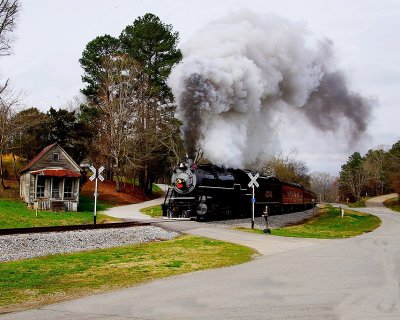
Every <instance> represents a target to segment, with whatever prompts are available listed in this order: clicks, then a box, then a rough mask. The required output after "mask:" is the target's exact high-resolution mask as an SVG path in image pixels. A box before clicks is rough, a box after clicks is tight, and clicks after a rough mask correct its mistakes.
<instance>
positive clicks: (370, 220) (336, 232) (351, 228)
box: [237, 206, 381, 239]
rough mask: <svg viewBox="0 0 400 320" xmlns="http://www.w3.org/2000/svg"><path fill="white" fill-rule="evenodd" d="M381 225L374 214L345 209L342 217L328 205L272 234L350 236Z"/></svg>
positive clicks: (288, 235) (299, 236)
mask: <svg viewBox="0 0 400 320" xmlns="http://www.w3.org/2000/svg"><path fill="white" fill-rule="evenodd" d="M380 225H381V220H380V219H379V218H378V217H376V216H373V215H370V214H365V213H361V212H355V211H350V210H345V214H344V217H343V218H342V217H341V214H340V212H339V209H338V208H333V207H332V206H327V207H326V208H325V209H322V212H321V214H320V215H318V216H317V217H315V218H314V219H311V220H309V221H307V222H305V223H303V224H300V225H296V226H290V227H285V228H279V229H272V230H271V234H272V235H274V236H283V237H298V238H320V239H332V238H348V237H354V236H357V235H360V234H363V233H366V232H370V231H373V230H375V229H376V228H377V227H379V226H380ZM237 229H239V230H243V231H247V232H254V233H261V234H264V232H263V231H262V230H257V229H248V228H237Z"/></svg>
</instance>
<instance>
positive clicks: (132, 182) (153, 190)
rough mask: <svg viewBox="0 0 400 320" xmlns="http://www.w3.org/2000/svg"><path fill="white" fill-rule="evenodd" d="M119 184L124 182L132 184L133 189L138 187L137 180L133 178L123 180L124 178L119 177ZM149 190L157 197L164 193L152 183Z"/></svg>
mask: <svg viewBox="0 0 400 320" xmlns="http://www.w3.org/2000/svg"><path fill="white" fill-rule="evenodd" d="M114 180H116V177H114ZM121 182H126V183H130V184H133V185H134V186H135V187H139V179H133V178H130V179H128V178H125V177H121ZM151 190H152V192H153V194H155V195H159V196H163V195H164V191H163V190H162V189H161V188H160V187H159V186H157V185H156V184H155V183H153V184H152V185H151Z"/></svg>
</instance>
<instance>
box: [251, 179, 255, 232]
mask: <svg viewBox="0 0 400 320" xmlns="http://www.w3.org/2000/svg"><path fill="white" fill-rule="evenodd" d="M254 202H255V198H254V184H253V197H252V198H251V206H252V210H251V228H252V229H254Z"/></svg>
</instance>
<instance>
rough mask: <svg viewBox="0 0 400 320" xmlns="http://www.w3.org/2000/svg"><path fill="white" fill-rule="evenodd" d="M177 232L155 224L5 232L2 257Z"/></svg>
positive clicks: (100, 245) (70, 249) (88, 247)
mask: <svg viewBox="0 0 400 320" xmlns="http://www.w3.org/2000/svg"><path fill="white" fill-rule="evenodd" d="M177 235H178V233H176V232H171V231H167V230H164V229H161V228H158V227H153V226H141V227H133V228H132V227H131V228H115V229H100V230H79V231H66V232H49V233H31V234H20V235H6V236H0V261H3V262H4V261H11V260H20V259H28V258H33V257H38V256H46V255H49V254H59V253H70V252H78V251H85V250H93V249H103V248H110V247H117V246H124V245H129V244H137V243H145V242H151V241H157V240H169V239H172V238H174V237H176V236H177Z"/></svg>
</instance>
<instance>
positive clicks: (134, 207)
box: [104, 184, 168, 221]
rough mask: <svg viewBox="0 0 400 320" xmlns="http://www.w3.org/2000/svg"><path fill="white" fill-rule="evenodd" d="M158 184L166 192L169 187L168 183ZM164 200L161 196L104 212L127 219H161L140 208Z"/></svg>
mask: <svg viewBox="0 0 400 320" xmlns="http://www.w3.org/2000/svg"><path fill="white" fill-rule="evenodd" d="M157 186H159V187H160V188H161V189H162V190H164V192H166V190H167V188H168V185H166V184H157ZM163 202H164V197H161V198H157V199H154V200H150V201H145V202H140V203H135V204H128V205H125V206H119V207H113V208H109V209H107V210H105V212H104V213H105V214H106V215H109V216H112V217H116V218H121V219H125V220H136V221H142V220H146V221H159V220H160V219H154V218H152V217H149V216H148V215H145V214H143V213H141V212H140V209H142V208H147V207H151V206H155V205H157V204H161V203H163Z"/></svg>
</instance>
